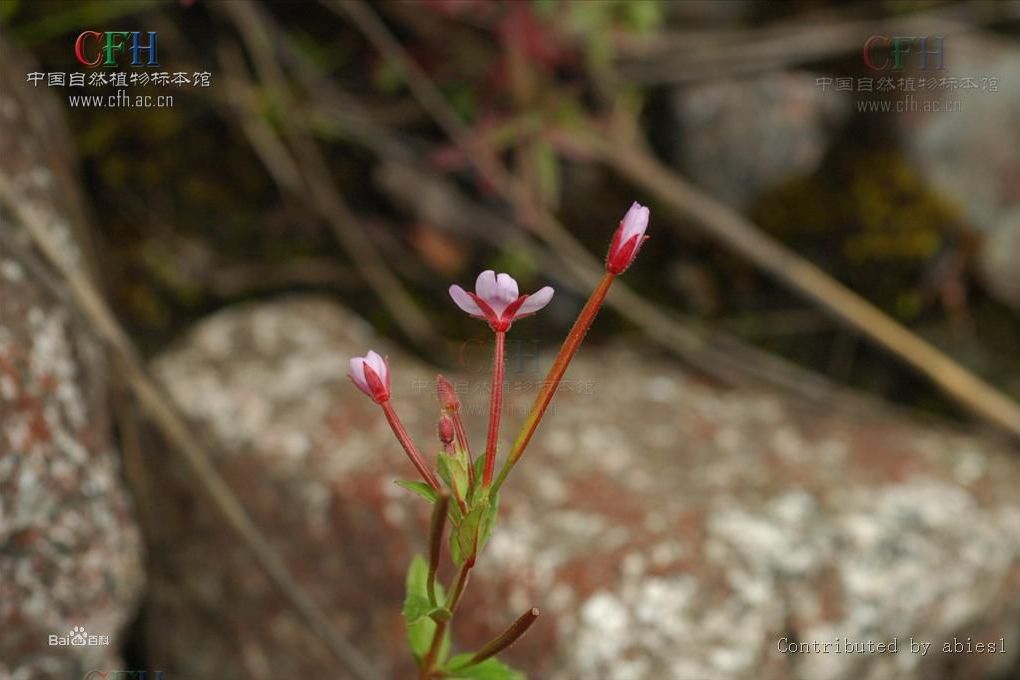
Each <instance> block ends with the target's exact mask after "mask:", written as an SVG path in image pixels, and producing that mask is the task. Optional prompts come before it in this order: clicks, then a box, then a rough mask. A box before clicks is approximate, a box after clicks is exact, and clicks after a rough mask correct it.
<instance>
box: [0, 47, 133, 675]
mask: <svg viewBox="0 0 1020 680" xmlns="http://www.w3.org/2000/svg"><path fill="white" fill-rule="evenodd" d="M0 43H2V41H0ZM0 47H2V50H0V51H2V52H3V55H4V59H3V60H2V63H0V118H2V120H3V129H4V133H3V134H2V135H0V177H2V178H3V180H4V181H6V182H11V183H13V184H14V186H15V187H16V188H17V192H18V197H19V198H18V200H20V201H23V202H24V204H25V205H26V206H27V207H28V208H30V209H31V210H33V211H35V212H36V214H38V215H39V216H40V217H41V218H42V220H43V222H44V226H45V228H46V229H48V230H49V232H50V234H51V235H52V236H53V238H55V239H56V240H57V241H58V243H61V244H62V250H63V252H64V254H65V255H66V256H68V257H69V259H70V260H71V261H75V262H81V249H80V247H79V245H78V243H77V241H76V240H75V238H74V231H73V229H72V228H71V217H70V216H71V215H72V214H73V211H74V210H76V209H77V205H78V201H80V197H79V196H78V194H77V191H76V189H75V188H74V187H73V185H68V184H67V183H66V182H65V181H64V178H65V177H69V176H70V175H65V174H62V173H69V172H70V169H71V168H72V167H73V162H72V160H71V157H70V156H69V154H68V153H67V152H68V150H69V148H70V147H69V146H67V145H61V140H62V139H64V138H65V136H66V132H65V131H64V129H63V127H62V121H60V120H59V117H56V118H54V117H52V115H51V114H53V113H54V110H53V106H54V102H53V100H52V99H50V98H49V97H48V96H43V95H40V93H38V92H35V93H33V92H31V91H30V90H28V89H26V86H25V85H24V83H23V82H22V81H23V80H24V78H25V73H26V72H27V71H30V70H33V68H32V67H31V66H29V65H28V64H26V63H25V62H24V61H23V60H22V58H21V55H20V54H19V53H18V52H17V51H16V50H14V49H12V48H11V47H10V46H9V45H6V44H0ZM22 226H23V225H20V224H18V223H17V222H12V221H11V220H10V216H7V215H0V236H2V237H3V238H2V239H0V678H4V679H7V678H11V679H12V680H29V679H32V680H34V679H37V678H38V679H43V678H55V679H56V678H59V679H60V680H66V679H67V678H80V677H82V676H83V675H84V674H85V673H87V672H88V671H90V670H93V669H100V670H112V669H118V668H123V666H122V665H121V662H120V661H119V655H120V643H121V642H122V631H123V628H124V627H125V625H126V624H127V622H128V621H129V620H130V619H131V618H132V616H133V615H134V608H135V606H136V604H137V602H138V598H139V595H140V591H141V588H142V584H143V581H144V577H143V571H142V540H141V536H140V532H139V529H138V524H137V522H136V519H135V517H134V513H133V509H132V506H131V503H130V502H129V498H128V493H127V490H126V488H125V485H124V481H123V477H122V471H121V467H120V460H119V455H118V452H117V450H116V447H115V445H114V442H113V437H112V431H111V422H110V409H109V404H108V402H107V398H108V390H107V388H108V367H107V366H106V363H105V360H104V356H103V353H102V352H101V349H100V347H99V345H98V344H97V342H95V341H94V339H93V338H92V336H91V334H90V333H89V331H88V329H86V328H85V327H84V326H83V325H82V324H81V322H80V320H79V319H78V318H76V317H75V315H74V314H73V312H71V311H70V310H69V309H68V307H67V306H66V305H65V304H64V302H63V301H62V300H61V299H60V297H59V294H58V293H57V292H56V289H55V287H54V286H53V285H52V283H53V281H52V275H51V274H49V273H48V270H47V269H46V268H45V267H44V266H43V265H42V263H41V262H40V261H38V260H37V259H36V258H34V257H33V256H32V255H31V253H30V250H29V249H28V247H27V244H26V241H25V239H24V231H23V229H22ZM15 250H17V252H15ZM80 631H83V632H84V635H85V637H78V635H77V634H78V633H79V632H80ZM72 633H74V634H72ZM51 636H56V638H57V640H56V641H57V642H58V643H60V642H62V641H61V638H64V639H67V638H74V639H72V640H69V641H70V642H71V643H72V644H70V645H68V644H51ZM88 636H95V637H94V638H91V639H90V637H88ZM104 638H105V639H104ZM78 642H85V643H90V642H94V643H98V644H75V643H78Z"/></svg>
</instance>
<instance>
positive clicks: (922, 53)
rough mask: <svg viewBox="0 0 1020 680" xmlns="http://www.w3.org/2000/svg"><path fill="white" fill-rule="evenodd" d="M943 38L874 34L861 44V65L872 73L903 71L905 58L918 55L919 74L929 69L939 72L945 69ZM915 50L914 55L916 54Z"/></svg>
mask: <svg viewBox="0 0 1020 680" xmlns="http://www.w3.org/2000/svg"><path fill="white" fill-rule="evenodd" d="M943 43H944V39H943V37H942V36H941V35H936V36H935V37H929V36H920V37H918V36H912V35H897V36H893V37H891V38H890V37H889V36H887V35H873V36H871V37H870V38H868V39H867V40H865V41H864V63H865V64H867V66H868V68H870V69H871V70H872V71H902V70H903V69H904V68H905V67H906V63H907V61H908V55H910V54H916V55H917V65H918V68H920V69H921V70H922V71H927V70H928V69H929V68H934V69H935V70H937V71H938V70H942V69H944V68H945V67H946V65H945V61H944V59H943V56H944V51H943V49H942V46H943ZM915 49H916V52H915Z"/></svg>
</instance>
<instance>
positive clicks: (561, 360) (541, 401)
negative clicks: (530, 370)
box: [493, 271, 616, 493]
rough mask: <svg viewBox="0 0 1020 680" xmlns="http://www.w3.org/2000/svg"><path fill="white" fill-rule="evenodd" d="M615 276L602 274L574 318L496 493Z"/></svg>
mask: <svg viewBox="0 0 1020 680" xmlns="http://www.w3.org/2000/svg"><path fill="white" fill-rule="evenodd" d="M615 279H616V275H615V274H613V273H612V272H608V271H607V272H606V273H605V274H603V275H602V279H601V280H600V281H599V285H598V286H596V287H595V290H594V291H592V294H591V296H590V297H589V298H588V302H586V303H585V305H584V309H582V310H581V313H580V314H579V315H578V316H577V320H576V321H574V326H573V327H572V328H571V329H570V332H569V333H567V337H566V339H565V340H564V341H563V346H562V347H560V353H559V354H557V355H556V361H554V362H553V365H552V367H550V368H549V373H548V374H547V375H546V377H545V380H544V381H543V382H542V387H541V388H540V389H539V390H538V394H537V395H535V402H534V403H533V404H532V405H531V412H530V413H528V418H527V419H526V420H525V421H524V425H523V426H522V427H521V431H520V433H519V434H518V435H517V439H516V440H515V441H514V445H513V448H512V449H510V455H509V456H507V459H506V462H505V463H504V464H503V468H502V469H501V470H500V471H499V477H497V478H496V483H495V486H494V488H493V493H495V492H497V491H499V487H500V486H502V485H503V482H504V481H505V480H506V476H507V475H508V474H510V470H511V469H512V468H513V466H514V465H516V464H517V461H518V460H520V458H521V456H522V455H524V449H525V448H527V446H528V442H530V441H531V437H532V435H534V434H535V430H536V429H537V428H538V423H539V422H540V421H541V420H542V416H543V415H544V414H545V410H546V408H548V406H549V402H550V401H552V398H553V395H554V394H556V388H557V387H559V385H560V381H561V380H562V379H563V374H564V373H566V372H567V366H569V365H570V360H571V359H573V358H574V354H575V353H576V352H577V348H578V347H580V346H581V341H582V340H584V336H585V335H586V334H587V333H588V329H589V328H590V327H591V324H592V322H593V321H594V320H595V316H596V315H597V314H598V313H599V308H601V307H602V303H603V302H604V301H605V299H606V294H607V293H609V287H610V286H611V285H613V281H614V280H615Z"/></svg>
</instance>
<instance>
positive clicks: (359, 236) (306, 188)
mask: <svg viewBox="0 0 1020 680" xmlns="http://www.w3.org/2000/svg"><path fill="white" fill-rule="evenodd" d="M216 9H217V10H219V11H222V12H223V13H224V14H225V15H226V16H228V17H229V18H230V19H231V20H232V21H233V22H234V24H235V25H236V26H237V29H238V32H239V33H240V34H241V38H242V40H243V41H244V43H245V46H246V47H247V49H248V52H249V53H250V54H251V55H252V59H253V61H254V62H255V65H256V68H257V70H258V72H259V76H260V77H261V79H262V82H263V83H264V84H265V85H266V87H267V88H268V90H269V92H270V93H271V94H272V95H273V97H274V98H276V99H277V100H278V101H279V103H280V106H279V107H277V112H278V113H279V114H280V121H281V123H282V128H283V131H284V133H285V136H286V139H287V141H288V142H289V143H290V146H291V147H292V149H289V148H288V146H287V144H284V143H283V141H282V140H280V139H279V138H278V137H277V135H276V132H275V131H274V130H273V129H272V128H271V127H270V126H268V125H264V124H259V123H257V122H255V119H256V118H258V117H261V113H260V112H259V111H258V110H253V107H254V105H255V101H256V99H255V97H254V95H253V94H251V93H250V88H251V85H250V84H249V83H248V81H247V79H246V78H244V76H243V73H244V70H243V68H238V67H237V65H236V64H234V63H231V60H229V59H228V60H227V61H225V62H224V66H225V67H227V66H229V67H230V72H231V73H232V74H233V75H234V76H235V77H234V90H239V89H244V88H246V89H248V90H249V93H248V94H247V95H245V96H239V97H231V101H230V103H231V105H232V106H233V107H234V108H235V110H236V111H237V112H238V115H239V117H240V118H241V120H242V121H246V124H245V125H244V126H243V129H244V131H245V133H246V134H247V135H248V136H249V139H250V140H251V141H252V146H253V148H254V149H255V150H256V151H257V152H258V153H259V156H260V158H261V159H262V160H263V162H264V164H265V166H266V168H267V169H268V170H269V171H270V173H271V174H272V175H273V177H274V179H275V180H276V181H277V183H278V184H280V186H281V189H283V190H284V191H286V192H287V193H291V194H292V195H295V196H298V197H299V198H301V200H302V201H305V202H310V204H311V206H312V207H313V208H314V209H315V210H316V211H317V212H318V213H319V214H320V215H321V217H322V218H323V219H324V220H325V221H326V222H328V224H329V225H330V227H331V229H332V231H333V234H334V235H335V236H336V239H337V241H338V242H339V243H340V245H341V247H342V248H343V249H344V250H345V251H346V252H347V253H348V254H349V255H350V257H351V260H352V262H353V264H354V266H355V267H356V268H357V269H358V271H359V272H360V273H361V275H362V276H363V277H364V278H365V281H367V282H368V284H369V285H370V286H371V287H372V289H373V290H374V291H375V292H376V294H377V295H378V296H379V299H380V301H381V302H382V304H383V305H384V306H385V307H386V308H387V310H388V311H389V312H390V315H391V316H392V318H393V320H394V322H395V323H396V324H397V325H398V326H399V327H400V329H401V330H402V331H403V332H404V333H405V334H407V336H408V337H409V338H411V339H413V340H415V341H417V342H419V343H420V344H423V345H426V346H432V347H436V346H439V345H440V344H441V343H440V338H439V336H438V334H437V333H436V331H435V329H434V328H433V326H432V323H431V321H429V319H428V317H427V316H425V314H424V313H423V312H422V311H421V309H419V308H418V306H417V304H416V303H415V301H414V299H413V298H412V297H411V295H410V293H408V291H407V289H406V288H405V287H404V285H403V283H402V282H401V281H400V279H399V278H398V277H397V276H396V275H395V274H394V273H393V271H391V270H390V268H389V267H388V266H387V263H386V260H385V258H383V256H382V255H381V254H380V253H379V251H378V249H377V248H376V246H375V244H373V242H372V240H371V239H370V238H368V236H367V233H366V231H365V229H364V228H363V227H362V226H361V225H360V224H359V221H358V219H357V218H356V216H355V215H354V212H353V211H352V210H351V209H350V208H349V207H348V205H347V203H346V201H344V200H343V198H342V197H341V196H340V194H339V193H338V192H337V191H336V188H335V186H334V183H333V179H332V176H331V173H330V170H329V166H328V165H327V163H326V160H325V158H324V156H323V155H322V152H321V150H320V149H319V147H318V145H317V144H316V143H315V140H314V139H313V138H311V137H310V136H309V135H308V134H307V133H306V131H305V129H304V126H303V125H302V124H301V123H299V122H298V121H295V120H294V119H293V113H292V112H293V111H296V110H298V109H299V107H298V106H297V105H296V103H295V102H294V100H293V97H292V95H291V92H290V89H289V87H288V85H287V82H286V79H285V78H284V75H283V72H282V69H281V67H280V65H279V63H278V61H277V59H276V57H275V54H274V52H273V49H272V45H273V42H272V41H271V40H269V38H268V36H269V30H268V27H267V23H266V21H265V20H264V18H263V15H262V12H261V11H260V10H259V8H257V7H255V6H254V5H251V4H249V3H243V2H238V3H234V2H231V3H223V4H222V5H216ZM221 54H229V53H228V52H225V51H222V50H221ZM281 158H283V159H286V162H285V163H284V164H283V165H282V166H280V167H279V168H277V164H278V163H279V159H281ZM284 170H286V171H284ZM295 171H296V172H297V175H298V177H295V176H294V175H295ZM298 180H300V183H298ZM295 188H300V189H301V191H299V192H298V193H297V194H295V193H293V192H294V190H295Z"/></svg>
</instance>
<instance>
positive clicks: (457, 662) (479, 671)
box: [443, 653, 525, 680]
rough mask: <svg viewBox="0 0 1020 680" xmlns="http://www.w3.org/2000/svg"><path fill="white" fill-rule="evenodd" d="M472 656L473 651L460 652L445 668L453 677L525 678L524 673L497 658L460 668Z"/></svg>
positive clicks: (478, 679)
mask: <svg viewBox="0 0 1020 680" xmlns="http://www.w3.org/2000/svg"><path fill="white" fill-rule="evenodd" d="M472 656H474V654H473V653H467V654H458V655H457V656H455V657H453V658H452V659H450V663H448V664H446V666H445V667H444V669H443V670H445V671H446V672H448V673H452V674H453V675H452V677H453V678H460V679H461V680H525V676H524V673H521V672H520V671H515V670H514V669H512V668H510V667H509V666H507V665H506V664H505V663H503V662H502V661H500V660H499V659H496V658H492V659H486V660H485V661H483V662H481V663H480V664H475V665H473V666H466V667H464V668H459V666H464V664H466V663H467V662H468V661H470V660H471V657H472Z"/></svg>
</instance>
